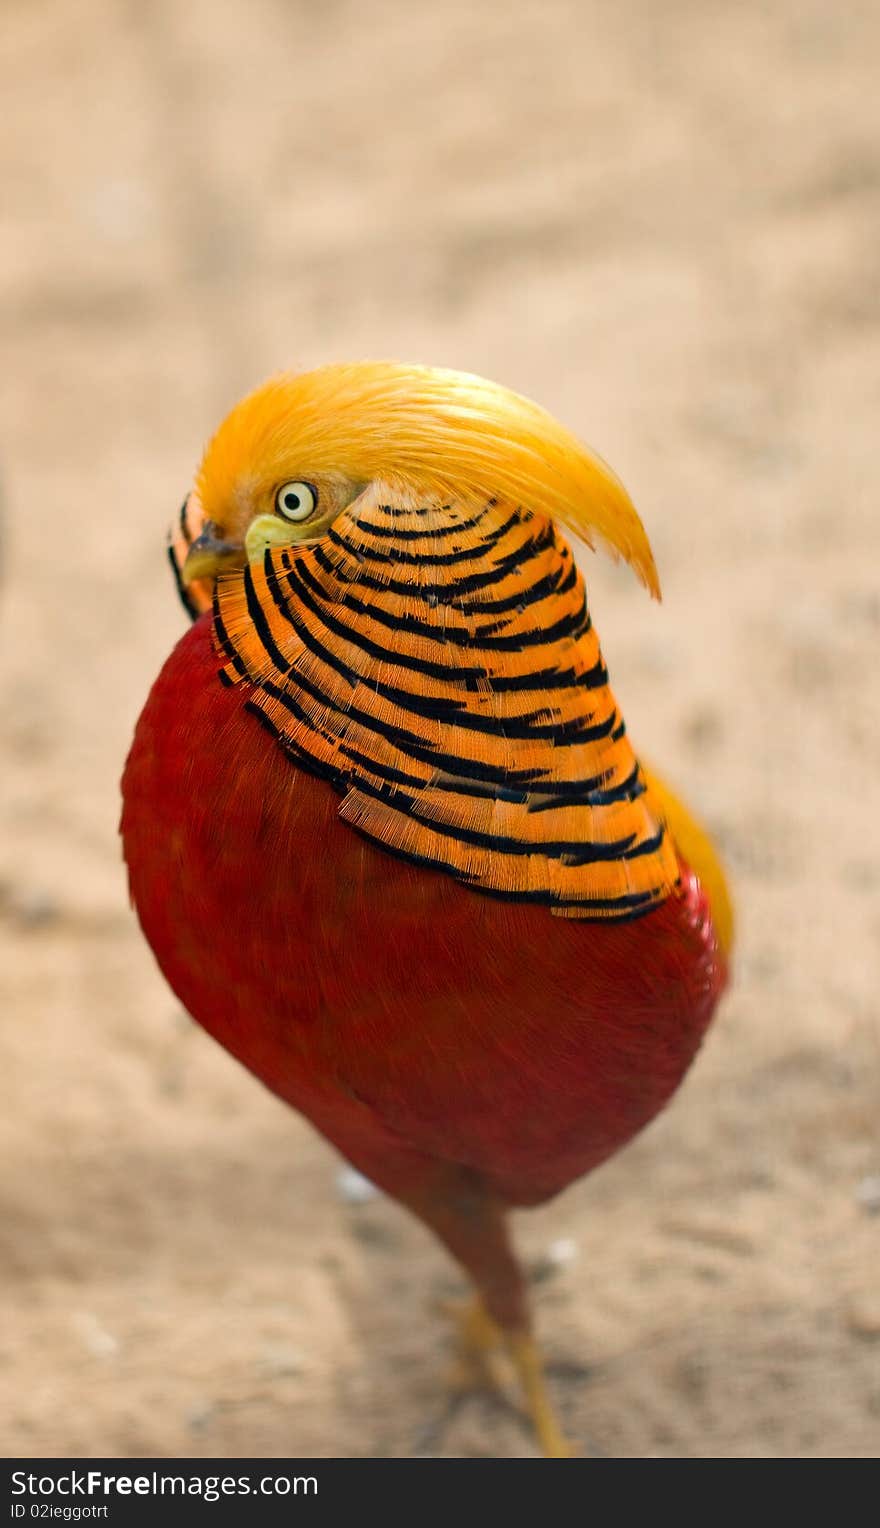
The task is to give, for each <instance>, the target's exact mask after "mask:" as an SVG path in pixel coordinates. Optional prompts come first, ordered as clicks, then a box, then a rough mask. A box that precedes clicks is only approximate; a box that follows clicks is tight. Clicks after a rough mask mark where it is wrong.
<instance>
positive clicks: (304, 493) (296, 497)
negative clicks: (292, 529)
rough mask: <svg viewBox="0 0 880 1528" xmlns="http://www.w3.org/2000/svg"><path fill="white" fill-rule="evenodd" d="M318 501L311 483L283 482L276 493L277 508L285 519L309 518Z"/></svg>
mask: <svg viewBox="0 0 880 1528" xmlns="http://www.w3.org/2000/svg"><path fill="white" fill-rule="evenodd" d="M317 502H318V495H317V493H316V492H315V490H314V488H312V486H311V484H310V483H282V484H281V487H280V488H279V490H278V492H277V493H276V495H275V508H276V510H277V511H278V513H279V515H282V516H283V517H284V519H285V520H308V518H309V515H311V514H313V513H314V510H315V505H316V504H317Z"/></svg>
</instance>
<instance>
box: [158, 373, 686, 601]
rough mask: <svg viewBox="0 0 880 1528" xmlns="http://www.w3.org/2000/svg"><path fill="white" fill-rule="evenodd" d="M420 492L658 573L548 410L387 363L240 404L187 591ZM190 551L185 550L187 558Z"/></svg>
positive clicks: (639, 529)
mask: <svg viewBox="0 0 880 1528" xmlns="http://www.w3.org/2000/svg"><path fill="white" fill-rule="evenodd" d="M396 495H397V496H402V497H403V498H404V499H405V500H406V501H409V502H412V501H413V495H415V496H416V498H417V499H418V500H419V501H420V502H423V503H431V504H434V505H435V506H437V507H438V513H440V512H442V511H445V512H446V513H447V514H448V516H449V520H450V524H454V520H455V516H456V515H461V514H463V512H466V506H467V505H468V504H471V505H472V504H473V503H474V501H475V500H479V501H481V502H483V503H485V502H486V501H487V500H497V501H498V502H499V504H504V503H507V504H508V505H509V504H511V503H513V504H514V505H524V506H527V507H528V508H529V509H530V510H531V511H532V512H533V513H534V514H535V515H536V516H539V517H545V518H547V519H552V520H556V521H558V522H560V523H561V524H563V525H566V526H567V527H568V528H569V529H570V530H571V531H572V532H574V534H575V535H576V536H578V537H580V538H581V539H582V540H584V541H586V542H587V543H588V544H589V545H593V544H594V542H595V541H596V540H597V539H598V540H599V541H601V542H603V543H604V544H605V546H606V547H607V548H609V549H610V550H611V552H612V554H613V555H615V556H621V557H623V558H624V559H625V560H626V561H627V562H628V563H630V565H631V566H632V567H633V568H634V570H635V572H636V573H637V575H638V576H639V578H640V579H641V580H642V582H643V583H644V584H645V585H646V586H647V587H648V589H649V590H650V591H651V593H652V594H654V595H655V596H659V584H658V579H657V571H656V568H655V565H654V559H653V556H652V553H651V548H650V545H649V543H648V539H647V536H646V534H645V531H644V528H643V526H642V523H641V521H640V520H639V517H638V515H637V514H636V511H635V509H634V508H633V505H632V503H631V501H630V499H629V496H628V495H627V493H626V490H625V489H624V487H623V485H622V484H621V483H620V482H619V480H618V479H617V477H616V476H615V475H614V473H613V472H612V471H611V469H610V468H609V467H607V466H606V465H605V463H604V462H602V461H601V460H600V458H599V457H597V456H595V455H594V454H593V453H592V452H591V451H589V450H588V449H587V448H586V447H585V446H584V445H582V444H581V443H580V441H578V440H577V439H576V438H575V437H574V436H573V435H571V434H570V433H569V431H567V430H566V429H564V428H563V427H562V426H561V425H560V424H558V423H557V422H556V420H555V419H553V418H552V417H551V415H549V414H548V413H547V412H546V411H545V410H544V409H542V408H540V407H539V406H538V405H537V404H535V403H532V402H530V401H529V400H528V399H526V398H523V397H521V396H520V395H519V394H517V393H514V392H511V391H510V390H509V389H507V388H504V387H500V386H499V385H497V384H496V383H493V382H488V381H485V380H484V379H483V378H481V377H476V376H472V375H470V374H468V373H464V372H455V371H445V370H441V369H438V368H434V367H425V366H408V365H402V364H398V363H393V362H366V361H365V362H356V363H352V364H340V365H331V366H324V367H321V368H319V369H318V370H316V371H311V372H305V373H302V374H300V375H293V374H284V375H281V376H279V377H276V378H274V379H273V380H271V381H269V382H267V383H266V384H265V385H264V386H262V387H260V388H258V389H257V390H256V392H253V393H251V394H250V395H249V396H248V397H246V398H244V399H243V400H242V402H241V403H239V404H237V405H236V407H235V408H234V409H233V410H232V412H231V413H230V414H229V415H228V416H227V418H226V419H225V420H224V422H223V423H222V424H221V426H220V428H219V430H218V431H217V433H216V435H215V436H214V438H213V439H212V440H211V441H210V443H209V445H208V447H207V449H206V451H205V454H204V457H203V459H202V463H201V466H200V468H199V471H198V474H197V477H196V484H195V489H194V491H193V494H192V496H191V498H190V501H189V503H190V508H189V511H188V513H187V514H186V515H185V517H184V527H186V526H187V525H189V526H192V527H193V528H194V530H198V534H197V535H193V534H189V535H187V534H184V541H183V546H182V548H180V549H179V551H175V547H174V545H173V546H172V555H173V557H174V558H175V560H176V561H180V562H182V568H181V569H180V572H181V578H182V582H183V584H184V585H189V586H196V587H200V588H201V590H202V591H206V590H209V589H210V587H211V585H212V583H213V581H214V579H215V578H216V576H217V575H218V574H219V573H221V572H222V571H224V570H225V569H230V568H235V567H241V566H243V565H244V564H245V563H246V562H256V561H258V560H259V561H261V560H262V559H263V557H264V555H265V552H266V549H267V548H269V547H272V548H276V547H290V546H293V545H297V544H301V543H309V542H315V541H319V540H321V538H322V537H324V536H326V535H327V533H328V532H329V530H330V527H331V526H332V524H333V522H334V520H335V519H337V517H338V516H339V515H340V514H342V513H343V512H344V511H346V510H352V508H353V506H355V512H356V501H357V500H359V499H360V498H362V497H363V498H364V500H365V502H368V501H369V502H373V503H375V502H376V499H377V496H378V497H379V499H387V500H390V501H393V500H394V498H395V496H396ZM187 548H188V550H187Z"/></svg>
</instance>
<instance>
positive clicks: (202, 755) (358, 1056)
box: [122, 616, 725, 1254]
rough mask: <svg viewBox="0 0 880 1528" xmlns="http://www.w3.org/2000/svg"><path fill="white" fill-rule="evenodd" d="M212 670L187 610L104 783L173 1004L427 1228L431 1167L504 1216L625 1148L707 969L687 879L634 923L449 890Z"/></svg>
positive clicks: (644, 1116) (662, 1090)
mask: <svg viewBox="0 0 880 1528" xmlns="http://www.w3.org/2000/svg"><path fill="white" fill-rule="evenodd" d="M217 666H218V665H217V657H216V654H215V652H214V648H213V644H212V639H211V622H210V617H208V616H204V617H202V618H201V620H199V621H198V622H197V624H196V625H195V626H194V627H193V628H192V630H191V631H189V632H188V633H187V634H186V635H185V636H184V637H183V639H182V640H181V642H180V643H179V644H178V646H177V648H176V649H175V651H174V652H173V653H172V655H171V657H170V658H169V660H168V662H167V663H166V665H165V667H164V668H163V670H162V672H161V674H160V675H159V678H158V679H157V681H156V683H155V685H154V687H153V690H152V693H151V695H150V697H149V699H148V701H147V704H146V707H145V709H144V712H143V714H142V716H141V719H140V722H139V724H138V728H137V733H136V736H135V740H134V744H133V747H132V750H131V754H130V757H129V760H128V764H127V767H126V773H125V779H124V784H123V791H124V798H125V809H124V815H123V824H122V827H123V835H124V839H125V852H126V858H127V861H128V865H129V871H130V878H131V889H132V896H133V899H134V902H135V905H136V907H137V911H138V914H139V916H140V919H141V922H142V924H143V927H144V930H145V933H146V935H147V938H148V939H149V941H150V944H151V945H152V947H153V950H154V951H155V953H156V955H157V958H158V960H159V964H160V966H161V968H162V970H163V972H164V974H165V976H166V978H167V979H168V981H169V983H170V984H171V986H172V987H173V989H174V991H175V992H176V993H177V995H178V997H179V998H180V1000H181V1002H182V1003H183V1004H184V1005H185V1007H186V1008H187V1009H188V1010H189V1012H190V1013H191V1014H192V1015H193V1016H194V1017H195V1018H196V1019H198V1020H199V1022H200V1023H201V1024H203V1025H204V1026H205V1028H206V1029H208V1030H209V1032H210V1033H211V1034H213V1035H214V1037H215V1038H216V1039H217V1040H218V1041H219V1042H220V1043H221V1044H222V1045H224V1046H225V1047H226V1048H227V1049H228V1050H229V1051H231V1052H232V1053H233V1055H235V1056H237V1057H238V1059H239V1060H240V1061H242V1062H243V1063H244V1065H245V1066H247V1067H249V1068H250V1070H251V1071H253V1072H254V1073H255V1074H256V1075H257V1076H258V1077H259V1078H260V1079H261V1080H262V1081H263V1082H264V1083H265V1084H266V1085H267V1086H268V1087H269V1088H271V1089H272V1090H273V1092H275V1093H277V1094H278V1095H279V1096H280V1097H281V1098H283V1099H285V1100H286V1101H287V1102H288V1103H290V1104H292V1105H293V1106H294V1107H295V1108H296V1109H299V1110H301V1111H302V1113H304V1114H305V1115H307V1116H308V1117H309V1118H310V1119H311V1120H312V1121H313V1123H314V1124H315V1125H316V1126H317V1127H318V1128H319V1129H320V1130H321V1131H322V1132H323V1133H324V1134H325V1135H326V1136H327V1137H328V1138H329V1139H330V1140H331V1141H333V1142H334V1144H335V1145H336V1146H337V1147H338V1148H339V1149H340V1151H342V1152H343V1153H344V1154H345V1155H346V1156H347V1157H349V1158H350V1160H351V1161H352V1162H354V1163H355V1164H356V1165H357V1166H358V1167H359V1168H361V1169H362V1170H363V1171H364V1172H365V1173H366V1174H368V1175H369V1176H370V1177H371V1178H373V1179H374V1180H375V1181H376V1182H378V1183H380V1184H381V1185H382V1186H383V1187H385V1188H386V1189H387V1190H389V1191H390V1192H391V1193H393V1194H395V1195H396V1196H397V1197H398V1198H401V1199H403V1200H404V1201H405V1202H407V1203H409V1204H410V1205H411V1207H413V1208H414V1209H416V1211H417V1212H418V1213H421V1214H423V1216H424V1218H426V1219H429V1220H431V1222H432V1224H435V1229H436V1228H437V1226H436V1219H435V1217H433V1216H432V1215H431V1214H425V1209H424V1204H423V1203H422V1201H423V1198H424V1196H425V1194H426V1193H428V1192H429V1191H428V1190H427V1189H426V1184H427V1182H428V1180H431V1179H433V1178H435V1177H436V1173H437V1171H438V1166H437V1164H438V1163H444V1164H452V1165H454V1166H460V1167H461V1168H463V1169H464V1170H465V1172H467V1171H470V1170H473V1171H474V1172H475V1173H477V1174H479V1175H480V1178H481V1179H482V1180H484V1181H485V1183H486V1184H487V1186H488V1187H489V1188H490V1189H491V1190H492V1191H494V1192H495V1193H496V1194H497V1195H498V1197H499V1198H500V1199H502V1200H503V1201H505V1202H507V1203H508V1204H519V1205H524V1204H532V1203H536V1202H538V1201H540V1200H542V1199H544V1198H546V1197H547V1196H549V1195H551V1194H554V1193H556V1192H558V1191H559V1190H560V1189H562V1188H563V1187H565V1185H566V1184H567V1183H569V1182H571V1181H572V1180H573V1179H575V1178H577V1177H579V1176H580V1175H581V1174H583V1173H585V1172H586V1171H588V1170H589V1169H590V1168H592V1167H595V1166H596V1165H597V1163H599V1162H601V1161H602V1160H603V1159H604V1158H606V1157H607V1156H609V1155H610V1154H611V1153H612V1152H613V1151H615V1150H616V1149H617V1148H618V1147H620V1146H621V1145H623V1144H624V1143H625V1142H626V1141H627V1140H629V1139H630V1138H631V1137H632V1136H633V1135H634V1134H635V1133H636V1132H637V1131H638V1130H639V1129H641V1128H642V1126H644V1125H645V1124H646V1123H647V1122H648V1121H649V1120H650V1119H651V1118H652V1117H653V1116H654V1115H655V1114H656V1113H657V1111H658V1110H659V1109H660V1108H662V1106H663V1105H664V1104H665V1103H666V1101H667V1100H668V1099H669V1097H670V1096H671V1094H672V1093H673V1091H674V1090H675V1088H676V1086H677V1085H678V1083H679V1081H680V1080H681V1077H682V1075H683V1073H684V1072H685V1070H686V1069H687V1067H688V1065H689V1064H690V1062H691V1060H692V1058H693V1056H694V1054H695V1051H696V1049H697V1047H698V1045H699V1043H700V1040H701V1037H702V1035H703V1032H704V1030H705V1028H706V1025H707V1023H708V1021H709V1019H710V1017H711V1014H712V1011H713V1009H714V1007H715V1003H716V1001H717V998H718V994H719V991H720V989H721V987H722V986H723V983H724V979H725V967H724V961H723V958H722V956H721V955H720V952H719V950H718V946H717V942H716V939H715V935H714V932H713V929H712V924H711V920H710V917H709V912H708V907H707V904H706V900H705V897H704V895H703V892H702V890H701V888H700V886H699V883H698V882H697V880H696V879H695V878H694V877H693V875H691V873H690V872H689V871H688V870H687V868H686V867H684V866H683V867H682V882H681V891H680V893H675V894H673V895H672V896H670V897H669V898H668V899H667V901H666V902H665V903H664V904H663V905H662V906H661V907H659V908H657V909H656V910H654V911H652V912H651V913H650V914H648V915H647V916H645V917H643V918H640V919H638V920H636V921H634V922H580V921H575V920H570V919H565V918H555V917H552V916H551V915H550V914H549V912H548V911H547V909H546V908H543V907H532V906H528V905H520V904H511V903H505V902H500V901H496V900H494V899H492V898H490V897H487V896H481V895H478V894H474V893H471V892H469V891H467V890H466V889H464V888H462V886H461V885H459V884H458V883H457V882H456V881H455V880H453V879H451V878H449V877H447V876H444V875H441V874H436V873H434V872H431V871H429V870H425V869H422V868H419V867H417V866H413V865H410V864H407V863H405V862H403V861H400V860H397V859H395V858H393V857H392V856H390V855H388V854H385V853H383V852H382V851H380V850H379V849H377V848H375V847H374V846H373V845H372V844H370V843H368V842H365V841H364V840H363V839H361V838H360V837H359V836H358V835H357V834H356V833H354V832H353V831H352V830H351V828H350V827H348V826H347V825H346V824H344V823H343V822H341V821H340V820H339V817H338V814H337V809H338V799H339V798H338V796H337V795H336V793H335V792H334V791H333V789H332V788H331V786H330V785H328V784H326V783H325V782H323V781H320V780H316V779H314V778H312V777H311V776H306V775H303V774H301V773H300V772H299V771H298V770H297V769H296V767H295V766H294V765H293V764H292V763H291V762H290V760H288V759H287V758H285V756H284V754H283V753H282V752H281V750H280V749H278V748H277V747H276V746H275V745H274V744H273V742H272V740H271V739H270V738H269V737H268V736H267V735H266V733H265V731H264V730H263V729H262V728H261V726H260V724H259V722H258V720H257V719H256V718H255V717H254V716H253V715H252V714H250V713H249V712H248V711H246V710H245V701H246V700H247V694H248V692H247V687H246V686H238V687H236V688H234V689H230V688H224V687H222V686H221V685H219V684H218V682H217ZM429 1197H430V1195H429ZM439 1229H440V1232H441V1234H444V1232H443V1229H442V1227H440V1228H439ZM446 1239H447V1240H448V1241H450V1244H452V1241H451V1238H450V1237H449V1236H448V1235H447V1236H446ZM454 1250H458V1251H459V1254H460V1248H454Z"/></svg>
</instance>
